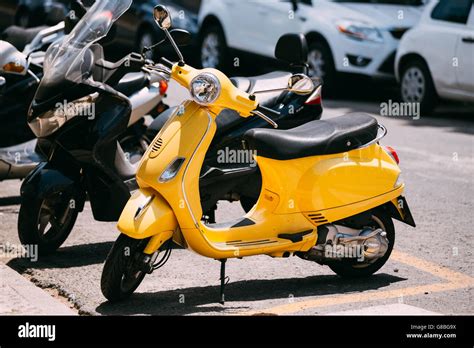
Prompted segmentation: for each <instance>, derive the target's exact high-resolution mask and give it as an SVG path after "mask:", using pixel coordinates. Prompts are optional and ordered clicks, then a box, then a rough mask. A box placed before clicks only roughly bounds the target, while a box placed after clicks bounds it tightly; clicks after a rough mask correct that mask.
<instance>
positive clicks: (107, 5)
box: [40, 0, 132, 88]
mask: <svg viewBox="0 0 474 348" xmlns="http://www.w3.org/2000/svg"><path fill="white" fill-rule="evenodd" d="M131 4H132V0H96V1H95V3H94V5H93V6H92V7H91V8H90V9H89V10H88V11H87V13H86V14H85V15H84V17H83V18H82V19H81V20H80V21H79V23H78V24H77V25H76V26H75V27H74V29H73V30H72V31H71V33H69V35H68V36H66V37H64V38H63V40H62V41H61V42H57V43H56V44H54V45H52V46H51V47H50V48H49V49H48V50H47V52H46V55H45V61H44V66H43V71H44V76H43V79H42V81H41V85H40V88H41V87H42V85H46V86H45V87H47V86H48V85H49V86H51V85H56V84H58V83H59V82H60V81H61V80H64V79H65V80H68V81H71V82H74V83H83V82H85V81H86V80H87V79H90V78H92V68H93V66H94V63H95V61H97V59H99V58H102V57H94V53H92V51H91V49H90V47H91V46H92V45H93V44H94V43H96V42H97V41H99V40H101V39H103V38H104V37H106V36H107V33H108V32H109V30H110V29H111V28H112V25H113V24H114V22H115V21H116V20H117V19H118V18H120V16H122V14H124V13H125V12H126V11H127V10H128V9H129V8H130V6H131Z"/></svg>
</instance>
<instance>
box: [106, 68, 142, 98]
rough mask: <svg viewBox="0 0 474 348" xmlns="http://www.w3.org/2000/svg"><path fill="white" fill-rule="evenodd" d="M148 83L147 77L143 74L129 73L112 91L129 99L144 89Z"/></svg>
mask: <svg viewBox="0 0 474 348" xmlns="http://www.w3.org/2000/svg"><path fill="white" fill-rule="evenodd" d="M148 81H149V80H148V75H147V74H145V73H143V72H138V73H129V74H127V75H125V76H124V77H123V78H122V79H121V80H120V81H119V82H118V84H117V85H116V86H115V87H114V89H115V90H116V91H118V92H120V93H123V94H125V95H126V96H128V97H129V96H131V95H132V94H133V93H136V92H138V91H139V90H140V89H142V88H143V87H145V86H146V85H147V84H148Z"/></svg>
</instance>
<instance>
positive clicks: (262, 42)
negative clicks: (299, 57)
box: [199, 0, 425, 90]
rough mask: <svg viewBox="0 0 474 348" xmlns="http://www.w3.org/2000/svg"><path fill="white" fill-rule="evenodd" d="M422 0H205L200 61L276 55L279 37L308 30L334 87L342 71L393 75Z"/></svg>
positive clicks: (315, 57) (316, 62)
mask: <svg viewBox="0 0 474 348" xmlns="http://www.w3.org/2000/svg"><path fill="white" fill-rule="evenodd" d="M424 2H425V1H423V0H365V1H364V0H353V1H344V0H292V1H288V0H287V1H283V0H281V1H279V0H203V2H202V6H201V10H200V14H199V25H200V37H201V39H200V47H201V52H200V55H201V63H202V65H203V66H204V67H214V68H220V69H225V68H228V67H229V64H231V63H232V61H233V59H234V57H238V56H239V54H241V53H243V52H245V53H251V54H255V55H259V56H264V57H268V58H271V57H273V52H274V49H275V45H276V43H277V41H278V38H279V37H280V36H282V35H283V34H286V33H295V32H296V33H304V34H305V35H306V38H307V39H308V43H309V63H310V69H311V71H310V72H311V73H312V75H313V76H316V77H321V78H323V79H324V82H325V89H326V90H328V89H332V88H333V87H334V85H335V79H336V76H337V73H338V72H343V73H355V74H363V75H367V76H371V77H393V73H394V71H393V65H394V59H395V52H396V49H397V47H398V43H399V41H400V38H401V37H402V36H403V34H404V33H405V32H406V31H407V30H408V29H409V28H411V27H412V26H414V25H415V24H416V23H417V22H418V20H419V17H420V15H421V12H422V8H423V4H424Z"/></svg>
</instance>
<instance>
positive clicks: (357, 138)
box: [101, 5, 415, 303]
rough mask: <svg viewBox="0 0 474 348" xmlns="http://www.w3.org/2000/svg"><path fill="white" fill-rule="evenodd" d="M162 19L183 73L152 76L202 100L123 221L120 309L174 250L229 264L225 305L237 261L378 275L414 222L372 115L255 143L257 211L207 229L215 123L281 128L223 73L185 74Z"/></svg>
mask: <svg viewBox="0 0 474 348" xmlns="http://www.w3.org/2000/svg"><path fill="white" fill-rule="evenodd" d="M154 17H155V21H156V23H157V24H158V26H159V27H160V28H161V29H162V30H163V31H164V32H165V34H166V36H167V37H168V39H169V40H170V41H171V43H172V44H173V46H174V48H175V50H176V51H177V53H178V56H179V57H180V61H179V62H178V63H176V64H173V63H171V62H169V61H167V60H166V59H163V60H162V62H161V64H160V65H155V66H153V67H149V68H150V69H157V70H160V71H161V72H163V71H164V70H167V71H168V73H169V75H170V78H172V79H173V80H175V81H177V82H178V83H179V84H180V85H182V86H184V87H186V88H188V89H189V90H190V92H191V96H192V99H193V100H190V101H186V102H184V103H183V104H182V106H181V107H179V108H177V111H176V114H175V115H174V116H173V117H172V118H171V119H170V120H169V121H168V122H167V124H166V125H165V126H164V127H163V129H162V130H161V132H160V133H159V134H158V135H157V136H156V138H155V139H154V141H153V142H152V144H151V145H150V147H149V149H148V150H147V152H146V153H145V155H144V156H143V158H142V160H141V163H140V165H139V169H138V172H137V183H138V185H139V190H138V191H136V192H135V193H134V194H133V195H132V197H131V199H130V200H129V202H128V204H127V205H126V207H125V209H124V211H123V212H122V215H121V217H120V220H119V222H118V229H119V230H120V232H121V235H120V236H119V238H118V239H117V241H116V242H115V244H114V246H113V248H112V250H111V251H110V253H109V255H108V257H107V260H106V262H105V265H104V270H103V273H102V280H101V287H102V292H103V294H104V296H105V297H106V298H107V299H108V300H110V301H117V300H120V299H123V298H126V297H128V296H129V295H131V294H132V293H133V291H135V289H136V288H137V287H138V285H139V284H140V282H141V281H142V280H143V278H144V276H145V275H146V274H147V273H151V272H152V271H153V270H155V269H157V268H159V267H161V266H162V265H163V264H164V263H165V262H166V261H167V259H168V257H169V254H170V252H171V244H172V242H174V243H176V244H178V245H180V246H182V247H184V248H189V249H191V250H193V251H195V252H196V253H198V254H200V255H202V256H205V257H210V258H214V259H216V260H219V261H221V303H224V285H225V261H226V260H227V259H229V258H243V257H247V256H253V255H269V256H272V257H289V256H292V255H297V256H299V257H302V258H304V259H307V260H311V261H316V262H318V263H320V264H324V265H328V266H329V267H330V268H331V269H332V270H333V271H335V272H336V273H337V274H339V275H341V276H355V277H358V276H368V275H371V274H373V273H374V272H376V271H377V270H378V269H380V268H381V267H382V266H383V265H384V263H385V262H386V261H387V259H388V258H389V256H390V253H391V251H392V248H393V245H394V242H395V230H394V226H393V223H392V218H395V219H398V220H401V221H403V222H405V223H407V224H409V225H411V226H413V227H414V226H415V222H414V220H413V217H412V215H411V213H410V210H409V208H408V205H407V203H406V201H405V199H404V197H403V196H402V193H403V190H404V184H403V182H402V181H401V178H400V169H399V167H398V163H397V162H398V157H397V155H396V153H395V151H394V150H393V149H391V148H384V147H382V146H380V145H379V140H380V139H381V138H382V137H383V136H384V135H385V134H386V130H385V128H384V127H382V126H381V125H379V124H378V123H377V121H376V120H375V119H374V118H373V117H371V116H369V115H366V114H357V113H356V114H351V115H346V116H342V117H338V118H334V119H330V120H326V121H313V122H309V123H307V124H306V125H303V126H300V127H297V128H294V129H292V130H284V131H283V130H272V129H252V130H250V131H248V132H247V133H246V135H245V139H246V142H247V145H248V149H249V150H250V151H253V153H254V154H255V160H256V162H257V165H258V167H259V169H260V171H261V174H262V191H261V194H260V197H259V199H258V202H257V203H256V205H255V206H254V207H253V209H252V210H251V211H250V212H249V213H248V214H247V215H245V216H244V217H242V218H241V219H239V220H238V221H231V222H228V223H223V224H215V225H211V224H206V223H205V222H204V221H202V220H201V218H202V216H203V211H202V209H201V203H200V195H199V178H200V173H201V167H202V164H203V161H204V158H205V155H206V151H207V149H208V147H209V145H210V143H211V141H212V139H213V136H214V133H215V131H216V122H215V120H216V117H218V116H217V115H219V114H220V112H221V111H222V110H223V109H225V108H228V109H233V110H236V111H237V112H239V114H240V115H241V116H242V117H249V116H251V115H256V116H259V117H262V118H263V119H265V120H267V121H269V122H271V123H272V124H273V125H274V126H276V124H274V122H273V121H272V119H271V118H269V117H268V116H267V115H269V114H271V113H274V112H275V111H273V110H269V109H266V108H264V107H261V106H259V104H258V98H257V97H256V96H255V95H248V94H246V93H244V92H242V91H240V90H239V89H237V88H236V87H234V86H233V84H232V83H231V81H230V80H229V79H228V78H227V77H226V76H225V75H224V74H223V73H222V72H220V71H217V70H214V69H204V70H197V69H194V68H192V67H190V66H188V65H186V64H185V63H184V61H183V58H182V55H181V54H180V52H179V49H178V48H177V46H176V44H175V43H174V42H173V39H172V37H171V36H170V35H169V32H168V29H169V28H170V27H171V18H170V14H169V12H168V10H167V9H166V8H165V7H164V6H160V5H158V6H156V7H155V9H154ZM164 66H167V69H164ZM288 89H289V90H291V91H292V92H294V93H299V94H305V93H311V91H313V89H314V86H313V84H312V80H311V79H310V78H308V77H306V76H304V75H294V76H293V77H292V78H291V79H290V81H289V85H288ZM216 175H220V174H219V173H217V174H216ZM159 255H162V257H161V258H160V260H158V256H159ZM157 260H158V261H157Z"/></svg>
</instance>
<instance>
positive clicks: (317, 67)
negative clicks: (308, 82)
mask: <svg viewBox="0 0 474 348" xmlns="http://www.w3.org/2000/svg"><path fill="white" fill-rule="evenodd" d="M308 63H309V66H310V69H309V75H310V76H311V77H317V78H320V79H321V80H322V81H323V88H324V92H325V93H328V94H332V93H334V91H335V89H336V86H337V80H338V76H337V72H336V68H335V65H334V58H333V56H332V53H331V49H330V48H329V46H328V45H327V44H326V43H325V42H323V41H313V42H310V44H309V47H308Z"/></svg>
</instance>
